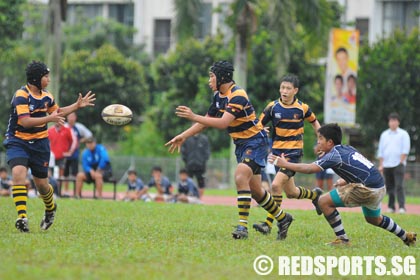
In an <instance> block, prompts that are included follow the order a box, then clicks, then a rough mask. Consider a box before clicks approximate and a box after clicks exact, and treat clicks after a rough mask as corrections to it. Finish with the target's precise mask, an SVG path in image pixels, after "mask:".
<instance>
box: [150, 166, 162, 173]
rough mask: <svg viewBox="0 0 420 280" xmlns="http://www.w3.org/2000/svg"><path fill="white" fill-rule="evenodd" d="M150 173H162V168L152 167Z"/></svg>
mask: <svg viewBox="0 0 420 280" xmlns="http://www.w3.org/2000/svg"><path fill="white" fill-rule="evenodd" d="M152 171H159V172H162V167H160V166H153V168H152Z"/></svg>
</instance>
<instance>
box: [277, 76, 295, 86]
mask: <svg viewBox="0 0 420 280" xmlns="http://www.w3.org/2000/svg"><path fill="white" fill-rule="evenodd" d="M283 82H289V83H292V84H293V87H295V88H299V78H298V76H296V75H294V74H287V75H286V76H284V77H283V78H281V80H280V84H281V83H283Z"/></svg>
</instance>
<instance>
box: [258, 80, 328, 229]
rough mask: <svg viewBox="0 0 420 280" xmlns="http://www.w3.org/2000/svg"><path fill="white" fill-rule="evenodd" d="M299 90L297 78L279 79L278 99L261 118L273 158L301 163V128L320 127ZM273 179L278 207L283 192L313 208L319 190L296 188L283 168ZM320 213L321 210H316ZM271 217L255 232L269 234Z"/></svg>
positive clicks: (272, 218) (274, 196) (288, 171)
mask: <svg viewBox="0 0 420 280" xmlns="http://www.w3.org/2000/svg"><path fill="white" fill-rule="evenodd" d="M298 91H299V79H298V77H297V76H296V75H292V74H289V75H286V76H284V77H283V78H282V79H281V80H280V88H279V93H280V98H278V99H277V100H274V101H272V102H270V103H269V104H268V105H267V106H266V108H265V109H264V111H263V113H262V114H261V116H260V121H261V123H262V125H263V126H266V125H267V124H268V123H269V122H271V125H272V127H273V132H272V133H273V135H272V139H273V145H272V153H273V154H275V155H278V156H279V155H281V154H283V153H284V154H285V155H286V158H287V160H288V161H290V162H300V161H301V159H302V156H303V133H304V131H303V129H304V122H305V120H306V121H308V122H310V123H311V125H312V127H313V128H314V131H315V133H316V131H317V130H318V128H319V127H320V124H319V122H318V120H317V119H316V116H315V114H314V113H313V112H312V110H311V108H309V106H308V105H307V104H305V103H303V102H302V101H300V100H298V99H297V98H296V94H297V93H298ZM276 171H277V172H276V176H275V177H274V180H273V182H272V185H271V186H272V190H271V191H272V195H273V198H274V200H275V201H276V203H277V204H278V205H279V206H280V207H281V203H282V201H283V196H282V192H283V190H284V191H285V193H286V195H287V197H288V198H297V199H311V200H312V201H313V202H314V204H315V205H316V202H317V199H318V197H319V195H320V194H321V193H322V190H321V189H315V190H314V191H311V190H309V189H306V188H304V187H301V186H299V187H296V185H295V181H294V178H293V176H294V175H295V172H293V171H292V170H288V169H286V168H278V167H277V168H276ZM318 211H319V212H320V210H318ZM273 220H274V217H273V216H271V215H270V214H268V215H267V218H266V220H265V221H264V222H262V223H259V224H254V225H253V227H254V229H255V230H257V231H259V232H261V233H263V234H269V233H270V232H271V227H272V223H273Z"/></svg>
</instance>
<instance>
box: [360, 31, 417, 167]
mask: <svg viewBox="0 0 420 280" xmlns="http://www.w3.org/2000/svg"><path fill="white" fill-rule="evenodd" d="M419 54H420V31H419V29H414V30H413V31H412V32H411V33H410V34H409V35H408V36H407V35H406V34H405V32H403V31H398V30H397V31H395V33H394V34H393V35H392V36H390V37H389V38H386V39H382V40H380V41H378V42H377V43H375V44H374V45H372V46H364V47H363V48H361V50H360V63H359V65H360V68H359V73H358V74H359V75H358V76H359V77H358V82H357V84H358V85H357V112H356V118H357V119H356V120H357V122H358V123H360V124H361V131H362V133H363V136H364V139H365V141H364V142H365V143H369V144H368V145H367V146H366V149H367V151H368V152H369V153H370V155H372V157H373V156H374V154H375V147H374V145H372V143H373V141H372V139H374V140H376V141H377V140H379V136H380V133H381V131H383V130H384V129H386V128H387V127H388V126H387V123H388V121H387V117H388V115H389V113H391V112H398V113H399V114H400V116H401V127H403V128H405V129H406V130H407V131H408V133H409V134H410V137H411V145H412V154H416V155H417V160H418V159H420V137H419V132H420V124H419V121H418V120H419V119H420V111H419V110H418V105H419V104H420V94H419V93H418V89H419V88H420V76H419V73H420V55H419Z"/></svg>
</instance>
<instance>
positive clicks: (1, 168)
mask: <svg viewBox="0 0 420 280" xmlns="http://www.w3.org/2000/svg"><path fill="white" fill-rule="evenodd" d="M0 172H8V171H7V168H6V167H4V166H1V167H0Z"/></svg>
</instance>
